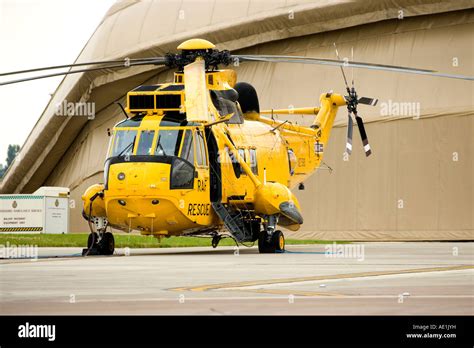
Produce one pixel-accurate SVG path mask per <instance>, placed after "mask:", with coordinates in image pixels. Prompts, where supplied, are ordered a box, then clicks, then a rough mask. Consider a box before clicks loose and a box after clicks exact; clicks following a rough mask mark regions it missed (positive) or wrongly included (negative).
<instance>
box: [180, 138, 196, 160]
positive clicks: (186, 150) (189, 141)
mask: <svg viewBox="0 0 474 348" xmlns="http://www.w3.org/2000/svg"><path fill="white" fill-rule="evenodd" d="M179 157H181V158H183V159H185V160H186V161H188V162H189V163H191V164H192V165H194V148H193V132H192V131H191V130H190V129H187V130H186V133H184V141H183V148H182V150H181V155H180V156H179Z"/></svg>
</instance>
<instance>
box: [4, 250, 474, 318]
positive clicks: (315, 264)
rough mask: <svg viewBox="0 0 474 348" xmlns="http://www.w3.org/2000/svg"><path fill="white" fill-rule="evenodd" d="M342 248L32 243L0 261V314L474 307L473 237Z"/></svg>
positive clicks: (400, 311) (422, 311) (460, 311)
mask: <svg viewBox="0 0 474 348" xmlns="http://www.w3.org/2000/svg"><path fill="white" fill-rule="evenodd" d="M348 245H350V247H348V248H347V249H344V250H337V249H334V246H333V245H328V246H326V245H306V246H296V245H295V246H292V245H289V246H287V251H288V252H286V253H283V254H258V251H257V249H256V248H255V247H254V248H246V247H241V248H240V249H238V250H237V249H236V248H234V247H218V248H217V249H212V248H211V247H208V248H207V247H206V248H169V249H132V250H124V249H119V250H117V251H116V254H115V255H113V256H88V257H82V256H80V253H81V249H80V248H39V258H38V259H36V260H29V259H3V260H0V314H4V315H5V314H7V315H17V314H25V315H26V314H191V315H197V314H204V315H206V314H210V315H213V314H239V315H240V314H265V315H266V314H269V315H278V314H287V315H288V314H289V315H293V314H302V315H371V314H379V315H412V314H416V315H473V314H474V243H448V242H444V243H433V242H429V243H428V242H426V243H353V244H348ZM351 248H352V249H351Z"/></svg>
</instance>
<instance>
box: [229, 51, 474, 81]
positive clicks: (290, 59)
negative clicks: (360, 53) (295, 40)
mask: <svg viewBox="0 0 474 348" xmlns="http://www.w3.org/2000/svg"><path fill="white" fill-rule="evenodd" d="M232 57H233V58H237V59H238V60H240V61H242V62H245V61H256V62H270V63H298V64H318V65H332V66H344V67H354V68H359V69H369V70H381V71H394V72H401V73H408V74H418V75H428V76H437V77H446V78H451V79H461V80H470V81H474V77H473V76H466V75H456V74H445V73H440V72H437V71H436V70H427V69H417V68H410V67H404V66H396V65H385V64H374V63H364V62H341V61H339V60H335V59H324V58H312V57H302V56H278V55H271V56H270V55H233V56H232Z"/></svg>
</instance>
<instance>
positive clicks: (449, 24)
mask: <svg viewBox="0 0 474 348" xmlns="http://www.w3.org/2000/svg"><path fill="white" fill-rule="evenodd" d="M473 31H474V15H473V12H472V11H469V10H466V11H459V12H450V13H442V14H435V15H426V16H420V17H411V18H406V19H404V20H393V19H392V20H387V21H382V22H377V23H372V24H367V25H359V26H356V27H352V28H347V29H341V30H336V31H331V32H326V33H322V34H313V35H305V36H301V37H297V38H291V39H284V40H279V41H274V42H269V43H266V44H262V45H255V46H252V47H250V48H246V49H243V50H240V51H239V53H268V54H294V55H307V56H316V57H333V56H334V49H333V46H332V43H333V42H336V43H337V45H338V48H339V51H340V52H341V54H342V55H343V56H348V52H350V47H352V46H353V47H354V52H355V59H356V60H360V61H371V62H383V63H386V64H399V65H408V66H414V67H422V68H423V67H426V68H433V69H436V70H440V71H445V72H451V73H456V72H459V73H465V74H469V73H471V74H472V71H473V61H474V59H473V58H474V57H473V52H472V38H471V34H470V33H472V32H473ZM453 57H460V58H459V67H453V65H452V62H453ZM461 57H462V58H461ZM237 70H238V74H239V80H240V81H247V82H250V83H252V84H254V86H255V87H256V88H257V91H258V93H259V97H260V104H261V107H262V108H282V107H288V106H290V105H293V106H295V107H299V106H310V105H317V104H318V96H319V94H320V93H323V92H325V91H328V90H334V91H338V92H341V93H342V91H343V90H344V88H343V84H342V77H341V75H340V72H339V70H338V69H334V68H328V67H318V66H300V65H292V64H270V63H248V64H242V65H241V66H240V67H239V68H238V69H237ZM348 73H349V74H350V72H348ZM354 75H355V80H356V86H357V88H358V91H359V93H360V94H361V95H366V96H372V97H378V98H379V99H380V101H379V106H378V107H376V108H369V107H363V106H361V107H360V112H361V113H363V116H364V119H365V120H366V121H367V122H366V124H367V132H368V135H369V140H370V142H371V145H372V148H373V155H372V156H371V157H369V158H365V156H364V155H363V151H362V148H361V144H360V140H359V138H358V134H357V130H354V131H355V133H354V138H355V139H354V152H353V155H352V156H351V157H350V159H349V160H348V161H345V160H344V158H343V151H344V144H345V132H346V130H345V122H346V112H345V110H340V112H339V114H338V118H337V123H336V128H335V129H334V131H333V133H332V136H331V137H332V139H331V140H330V143H329V146H328V148H327V149H326V153H325V159H324V162H325V163H326V164H328V165H329V166H330V167H331V168H332V169H333V171H332V173H331V174H330V173H329V171H327V170H319V171H318V172H317V173H315V174H314V175H313V176H312V177H311V178H310V179H309V180H308V181H307V183H306V190H305V191H297V192H296V193H297V195H298V198H299V199H300V203H301V205H302V208H303V215H304V218H305V223H304V225H303V227H302V229H301V231H299V232H297V233H291V235H292V237H301V238H319V239H337V240H344V239H349V240H443V239H473V237H474V234H473V232H474V185H473V180H474V179H473V178H474V164H473V157H474V140H473V139H474V137H473V135H474V124H473V122H474V121H473V120H474V112H473V109H474V107H473V87H472V83H471V82H469V81H461V80H456V81H454V80H447V79H442V78H433V77H423V76H415V75H402V74H394V73H390V72H373V71H366V70H357V71H355V73H354ZM171 76H172V74H171V72H169V71H165V72H160V73H158V74H156V75H155V76H153V77H152V78H150V79H148V80H147V81H146V82H145V81H144V83H156V82H160V81H166V80H169V79H170V78H171ZM104 93H105V92H104ZM101 97H102V96H101V95H100V94H99V93H97V92H96V94H92V96H91V98H101ZM402 102H403V103H405V102H410V103H419V104H417V105H419V106H420V117H419V118H418V117H416V116H415V117H413V116H414V115H388V116H386V115H381V108H380V106H381V105H383V103H386V104H385V105H387V104H388V103H402ZM121 118H122V117H121V115H120V113H119V111H118V109H117V107H116V106H114V105H110V106H108V107H106V108H105V109H103V110H102V111H101V112H100V113H99V114H98V115H97V117H96V119H95V120H94V121H92V122H89V123H87V125H86V126H85V127H84V128H83V129H82V130H81V132H80V134H79V135H78V136H77V137H76V139H75V140H74V142H73V143H72V145H71V146H70V147H69V149H68V150H67V152H66V154H65V155H64V156H63V158H62V159H61V160H60V162H59V163H58V165H57V166H55V168H54V170H53V171H52V173H51V174H50V175H49V177H48V178H47V180H46V183H45V184H47V185H58V186H69V187H71V191H72V197H73V198H74V199H75V200H76V202H77V203H79V204H78V207H77V208H76V213H72V214H71V215H72V216H71V222H72V230H73V231H77V232H79V231H87V225H86V224H85V222H84V221H83V220H82V217H81V216H80V207H79V205H80V196H81V194H82V192H83V191H84V190H85V188H87V186H88V185H90V184H92V183H95V182H102V181H103V179H102V165H103V161H104V158H105V151H106V148H107V144H108V137H107V136H106V130H107V128H111V127H112V126H113V124H114V123H115V122H117V121H118V120H120V119H121ZM280 118H282V117H280ZM292 121H293V122H299V123H305V122H308V120H307V119H306V120H305V119H303V118H302V117H299V116H297V115H296V116H293V117H292ZM454 153H456V154H457V160H453V158H454V157H453V156H455V155H454ZM401 204H402V205H403V206H402V207H401Z"/></svg>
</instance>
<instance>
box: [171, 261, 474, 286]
mask: <svg viewBox="0 0 474 348" xmlns="http://www.w3.org/2000/svg"><path fill="white" fill-rule="evenodd" d="M466 269H474V266H472V265H458V266H449V267H430V268H414V269H401V270H394V271H388V270H387V271H374V272H360V273H346V274H335V275H322V276H312V277H299V278H280V279H278V278H277V279H268V280H251V281H242V282H231V283H220V284H204V285H198V286H189V287H179V288H170V289H167V290H170V291H196V292H198V291H210V290H222V289H229V288H244V287H249V286H258V285H272V284H282V283H299V282H310V281H319V280H331V279H349V278H365V277H377V276H385V275H400V274H411V273H427V272H447V271H459V270H466Z"/></svg>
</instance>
